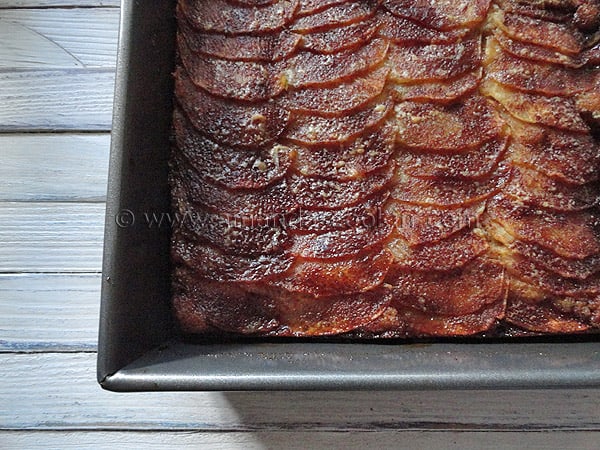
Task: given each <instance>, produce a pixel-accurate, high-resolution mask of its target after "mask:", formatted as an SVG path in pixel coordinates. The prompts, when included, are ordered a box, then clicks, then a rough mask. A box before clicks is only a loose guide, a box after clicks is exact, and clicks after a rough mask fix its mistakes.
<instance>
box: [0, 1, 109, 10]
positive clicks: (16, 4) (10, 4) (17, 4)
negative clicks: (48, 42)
mask: <svg viewBox="0 0 600 450" xmlns="http://www.w3.org/2000/svg"><path fill="white" fill-rule="evenodd" d="M120 5H121V1H120V0H3V1H2V3H1V4H0V9H10V8H50V7H52V8H93V7H113V8H117V7H119V6H120Z"/></svg>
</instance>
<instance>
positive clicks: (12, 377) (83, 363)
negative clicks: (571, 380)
mask: <svg viewBox="0 0 600 450" xmlns="http://www.w3.org/2000/svg"><path fill="white" fill-rule="evenodd" d="M95 364H96V357H95V355H94V354H86V353H62V354H54V353H45V354H32V355H29V354H0V379H2V380H3V382H2V387H3V388H2V391H0V405H3V406H0V429H23V428H28V429H38V430H69V429H79V430H81V429H105V430H108V429H113V430H136V429H137V430H144V429H151V430H155V431H159V430H164V431H169V430H171V431H172V430H186V429H188V430H196V431H254V430H271V431H277V430H281V429H282V428H284V429H286V430H308V429H316V430H322V431H331V430H338V429H344V430H349V431H350V430H353V431H384V430H390V429H398V430H461V431H477V430H497V431H518V430H537V431H542V430H559V429H560V430H572V431H574V430H579V431H583V430H594V431H597V430H599V429H600V414H599V407H598V401H597V399H598V394H599V393H600V390H572V391H567V390H539V391H422V392H416V391H413V392H411V391H409V392H379V391H373V392H351V393H348V392H229V393H218V392H146V393H130V394H117V393H113V392H107V391H103V390H102V389H101V388H100V387H99V386H98V384H97V383H96V379H95V378H96V377H95V375H96V374H95Z"/></svg>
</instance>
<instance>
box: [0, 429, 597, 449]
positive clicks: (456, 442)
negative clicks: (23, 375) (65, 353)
mask: <svg viewBox="0 0 600 450" xmlns="http://www.w3.org/2000/svg"><path fill="white" fill-rule="evenodd" d="M599 437H600V433H597V432H570V431H554V432H528V433H516V432H489V431H488V432H456V431H449V432H445V433H439V432H430V431H393V430H388V431H380V432H373V433H360V432H352V431H338V432H331V431H329V432H318V433H315V432H312V431H271V432H264V431H255V432H247V433H202V432H189V431H188V432H161V433H157V432H127V433H124V432H107V431H80V432H36V433H31V432H23V431H16V432H9V431H4V432H2V431H0V441H2V442H4V443H5V444H6V445H8V446H9V447H10V448H27V449H30V450H36V449H44V450H45V449H47V448H60V449H63V450H69V449H77V450H78V449H80V448H94V449H97V450H104V449H106V450H113V449H115V448H123V446H124V445H129V446H131V448H141V447H142V446H143V448H145V449H147V450H153V449H157V450H163V449H165V448H175V447H177V448H192V449H198V448H202V449H207V450H211V449H215V450H217V449H226V450H238V449H239V450H259V449H281V448H285V449H288V450H295V449H299V450H300V449H307V448H311V449H328V450H335V449H350V448H362V449H369V448H378V449H385V448H423V449H428V450H433V449H447V450H462V449H465V448H478V449H481V450H486V449H490V450H496V449H498V448H499V445H500V444H501V445H502V447H503V448H527V449H542V448H543V449H557V450H558V449H559V450H564V449H566V448H578V449H590V450H592V449H594V450H595V449H597V448H598V447H597V444H598V438H599Z"/></svg>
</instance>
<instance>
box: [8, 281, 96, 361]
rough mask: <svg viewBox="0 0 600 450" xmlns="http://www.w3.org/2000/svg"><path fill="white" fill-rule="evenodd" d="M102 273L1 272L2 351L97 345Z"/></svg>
mask: <svg viewBox="0 0 600 450" xmlns="http://www.w3.org/2000/svg"><path fill="white" fill-rule="evenodd" d="M100 282H101V276H100V275H99V274H95V275H91V274H90V275H72V274H18V275H10V274H0V352H3V351H29V352H31V351H82V350H83V351H90V350H95V349H96V342H97V338H98V311H99V308H100Z"/></svg>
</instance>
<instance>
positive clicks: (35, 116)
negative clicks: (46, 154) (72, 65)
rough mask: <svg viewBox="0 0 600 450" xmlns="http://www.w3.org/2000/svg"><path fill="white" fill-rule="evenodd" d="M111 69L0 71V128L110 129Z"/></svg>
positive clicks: (29, 129) (32, 129)
mask: <svg viewBox="0 0 600 450" xmlns="http://www.w3.org/2000/svg"><path fill="white" fill-rule="evenodd" d="M114 77H115V75H114V71H113V70H112V69H64V70H50V71H46V70H28V71H25V70H16V71H3V72H0V105H2V106H3V107H2V108H0V132H2V131H82V130H91V131H110V127H111V120H112V103H113V86H114Z"/></svg>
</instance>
